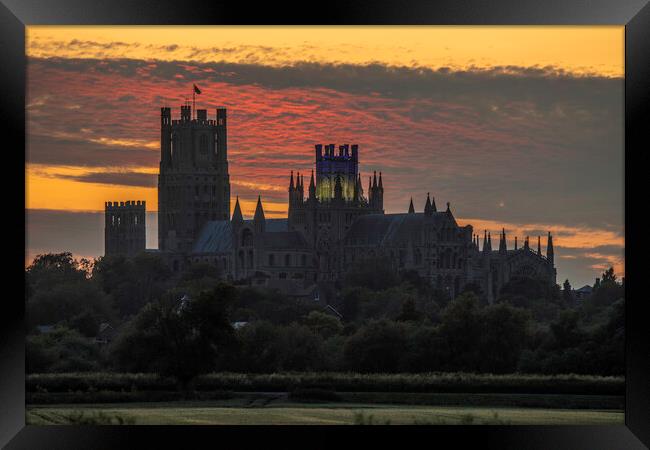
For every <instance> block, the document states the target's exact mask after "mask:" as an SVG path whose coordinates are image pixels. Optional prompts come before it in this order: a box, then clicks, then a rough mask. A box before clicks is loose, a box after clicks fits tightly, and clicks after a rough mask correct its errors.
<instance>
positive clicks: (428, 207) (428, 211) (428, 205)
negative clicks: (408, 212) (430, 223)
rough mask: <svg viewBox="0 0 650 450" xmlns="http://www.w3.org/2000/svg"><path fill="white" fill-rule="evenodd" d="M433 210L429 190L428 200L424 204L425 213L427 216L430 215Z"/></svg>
mask: <svg viewBox="0 0 650 450" xmlns="http://www.w3.org/2000/svg"><path fill="white" fill-rule="evenodd" d="M432 212H433V210H432V209H431V198H430V197H429V193H428V192H427V202H426V203H425V204H424V214H426V215H427V216H430V215H431V213H432Z"/></svg>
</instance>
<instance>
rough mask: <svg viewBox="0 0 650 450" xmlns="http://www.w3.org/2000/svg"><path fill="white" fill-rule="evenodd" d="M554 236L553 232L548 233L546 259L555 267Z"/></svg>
mask: <svg viewBox="0 0 650 450" xmlns="http://www.w3.org/2000/svg"><path fill="white" fill-rule="evenodd" d="M553 256H554V255H553V236H551V232H550V231H549V232H548V239H547V241H546V259H547V260H548V262H550V263H551V265H553Z"/></svg>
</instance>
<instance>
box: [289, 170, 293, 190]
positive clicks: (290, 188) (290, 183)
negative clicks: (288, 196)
mask: <svg viewBox="0 0 650 450" xmlns="http://www.w3.org/2000/svg"><path fill="white" fill-rule="evenodd" d="M293 189H294V186H293V170H292V171H291V180H290V181H289V192H291V191H293Z"/></svg>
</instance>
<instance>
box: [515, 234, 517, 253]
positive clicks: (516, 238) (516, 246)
mask: <svg viewBox="0 0 650 450" xmlns="http://www.w3.org/2000/svg"><path fill="white" fill-rule="evenodd" d="M515 250H517V236H515Z"/></svg>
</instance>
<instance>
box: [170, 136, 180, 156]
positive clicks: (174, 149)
mask: <svg viewBox="0 0 650 450" xmlns="http://www.w3.org/2000/svg"><path fill="white" fill-rule="evenodd" d="M178 150H179V148H178V135H177V134H176V133H174V134H172V151H171V156H172V158H173V157H174V156H175V155H176V152H177V151H178Z"/></svg>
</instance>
